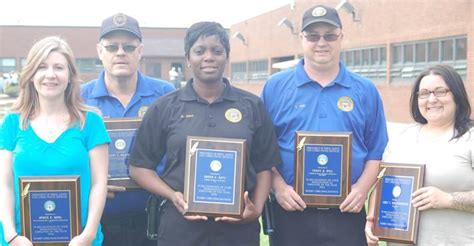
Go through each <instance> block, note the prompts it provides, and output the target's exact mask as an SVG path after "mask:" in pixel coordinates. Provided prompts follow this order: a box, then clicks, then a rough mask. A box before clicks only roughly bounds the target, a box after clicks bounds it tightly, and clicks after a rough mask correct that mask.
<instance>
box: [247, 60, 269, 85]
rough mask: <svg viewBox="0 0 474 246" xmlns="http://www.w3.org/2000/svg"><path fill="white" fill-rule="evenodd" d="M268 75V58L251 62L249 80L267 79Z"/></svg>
mask: <svg viewBox="0 0 474 246" xmlns="http://www.w3.org/2000/svg"><path fill="white" fill-rule="evenodd" d="M268 75H269V74H268V61H267V60H257V61H250V62H249V80H265V79H267V77H268Z"/></svg>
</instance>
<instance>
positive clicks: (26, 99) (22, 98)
mask: <svg viewBox="0 0 474 246" xmlns="http://www.w3.org/2000/svg"><path fill="white" fill-rule="evenodd" d="M51 52H58V53H60V54H62V55H63V56H64V57H65V58H66V60H67V64H68V69H69V83H68V85H67V87H66V91H65V92H64V102H65V104H66V107H67V109H68V111H69V116H70V122H69V126H71V125H72V124H73V123H75V122H77V121H78V122H79V124H80V127H81V128H83V127H84V122H85V113H86V112H87V111H96V110H94V109H93V108H92V107H88V106H87V105H85V104H84V103H83V102H82V98H81V95H80V83H81V81H80V80H79V74H78V70H77V67H76V64H75V61H74V55H73V53H72V50H71V47H70V46H69V44H68V43H67V42H66V41H65V40H64V39H62V38H60V37H57V36H50V37H46V38H43V39H41V40H40V41H38V42H36V43H35V44H34V45H33V47H31V50H30V52H29V53H28V56H27V58H26V64H25V66H24V67H23V69H22V71H21V74H20V82H19V85H20V94H19V96H18V98H17V100H16V102H15V104H14V105H13V107H12V111H14V112H17V113H19V114H20V121H21V128H22V129H25V128H26V127H27V126H28V124H29V120H30V119H32V118H34V117H35V114H37V113H38V112H39V111H40V106H41V105H40V103H39V97H38V92H37V91H36V89H35V87H34V84H33V82H32V81H33V77H34V76H35V73H36V71H37V70H38V67H39V66H40V64H41V63H43V62H44V61H45V60H46V58H47V57H48V55H49V54H51Z"/></svg>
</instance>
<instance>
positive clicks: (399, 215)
mask: <svg viewBox="0 0 474 246" xmlns="http://www.w3.org/2000/svg"><path fill="white" fill-rule="evenodd" d="M380 168H381V170H382V171H381V173H383V176H382V177H381V178H380V181H379V183H378V184H377V188H376V190H375V200H376V203H375V216H374V218H375V223H374V232H373V233H374V235H375V236H377V237H379V238H380V239H382V240H385V241H391V242H399V243H409V244H415V243H416V237H417V233H418V219H419V211H418V210H417V209H414V208H413V206H412V196H411V194H412V193H413V192H414V191H415V190H418V189H419V188H421V187H422V186H423V177H424V170H425V166H424V165H415V164H394V163H382V164H381V165H380Z"/></svg>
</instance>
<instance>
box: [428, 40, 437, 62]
mask: <svg viewBox="0 0 474 246" xmlns="http://www.w3.org/2000/svg"><path fill="white" fill-rule="evenodd" d="M428 61H429V62H437V61H439V42H428Z"/></svg>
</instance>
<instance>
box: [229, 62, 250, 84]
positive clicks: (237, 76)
mask: <svg viewBox="0 0 474 246" xmlns="http://www.w3.org/2000/svg"><path fill="white" fill-rule="evenodd" d="M230 67H231V71H232V72H231V75H230V78H231V80H233V81H234V80H235V81H239V80H247V63H245V62H237V63H232V64H231V65H230Z"/></svg>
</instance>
